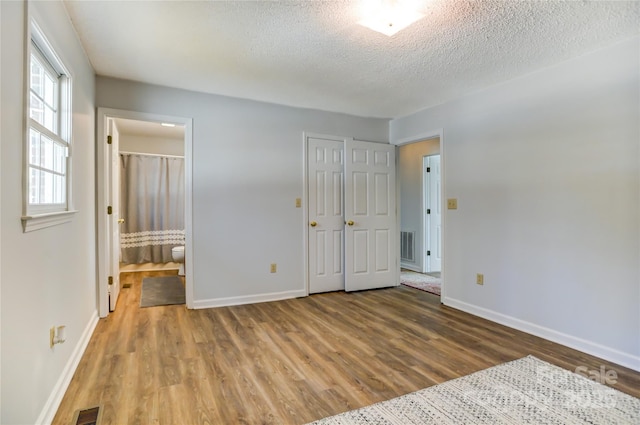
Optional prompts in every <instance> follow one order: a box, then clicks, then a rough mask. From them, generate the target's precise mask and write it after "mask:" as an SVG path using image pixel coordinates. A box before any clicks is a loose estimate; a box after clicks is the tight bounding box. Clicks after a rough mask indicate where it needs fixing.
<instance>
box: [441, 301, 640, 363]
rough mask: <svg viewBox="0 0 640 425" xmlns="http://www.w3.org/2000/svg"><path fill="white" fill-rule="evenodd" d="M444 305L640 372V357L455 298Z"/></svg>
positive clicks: (444, 302)
mask: <svg viewBox="0 0 640 425" xmlns="http://www.w3.org/2000/svg"><path fill="white" fill-rule="evenodd" d="M442 303H443V304H444V305H446V306H449V307H453V308H456V309H458V310H462V311H464V312H466V313H470V314H473V315H474V316H479V317H482V318H484V319H487V320H491V321H492V322H496V323H500V324H501V325H505V326H508V327H510V328H514V329H517V330H519V331H522V332H526V333H528V334H531V335H535V336H539V337H540V338H544V339H547V340H549V341H553V342H556V343H558V344H562V345H565V346H567V347H570V348H573V349H575V350H578V351H582V352H584V353H587V354H591V355H592V356H596V357H600V358H601V359H604V360H607V361H610V362H613V363H616V364H619V365H620V366H624V367H628V368H629V369H633V370H635V371H638V372H640V357H638V356H634V355H632V354H629V353H625V352H622V351H619V350H616V349H613V348H610V347H606V346H604V345H601V344H598V343H596V342H592V341H587V340H585V339H582V338H578V337H575V336H572V335H568V334H565V333H562V332H558V331H556V330H553V329H549V328H546V327H544V326H539V325H536V324H534V323H530V322H527V321H524V320H520V319H517V318H515V317H512V316H507V315H505V314H502V313H498V312H495V311H493V310H489V309H486V308H483V307H478V306H476V305H473V304H469V303H466V302H464V301H459V300H456V299H453V298H449V297H443V298H442Z"/></svg>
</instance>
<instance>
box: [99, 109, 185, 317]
mask: <svg viewBox="0 0 640 425" xmlns="http://www.w3.org/2000/svg"><path fill="white" fill-rule="evenodd" d="M98 134H99V138H98V140H99V142H102V143H101V144H99V145H98V149H97V155H96V156H97V159H98V204H99V205H98V210H99V211H100V212H102V211H105V213H106V214H102V213H100V214H99V217H98V218H99V220H98V222H99V228H98V241H99V243H98V245H99V250H98V251H99V261H98V263H99V264H98V269H99V294H100V303H99V306H100V308H99V310H100V316H101V317H105V316H106V315H108V313H109V312H110V311H113V310H115V308H116V305H117V300H118V296H119V294H120V290H121V289H122V288H123V287H124V288H127V286H128V285H129V283H128V282H125V281H123V282H121V281H120V273H121V272H124V273H140V272H147V273H148V272H161V273H170V274H171V273H172V274H175V273H179V274H180V276H181V277H182V278H183V281H184V282H185V299H186V303H187V306H188V307H189V306H190V304H191V302H192V300H193V296H192V293H193V285H192V281H191V279H190V276H191V274H192V273H191V270H192V267H191V264H190V263H191V262H190V261H185V260H184V258H187V259H189V258H190V255H189V252H191V237H190V236H191V230H190V229H191V202H192V200H191V178H190V176H191V166H192V165H191V164H192V158H191V146H192V136H191V134H192V132H191V119H185V118H179V117H168V116H159V115H154V114H146V113H137V112H130V111H119V110H111V109H103V108H99V110H98ZM178 270H179V271H178ZM125 280H126V279H125Z"/></svg>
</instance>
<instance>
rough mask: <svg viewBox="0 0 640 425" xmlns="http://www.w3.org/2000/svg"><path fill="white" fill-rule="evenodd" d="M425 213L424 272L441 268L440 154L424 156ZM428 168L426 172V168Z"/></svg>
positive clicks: (436, 270)
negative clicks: (426, 212)
mask: <svg viewBox="0 0 640 425" xmlns="http://www.w3.org/2000/svg"><path fill="white" fill-rule="evenodd" d="M424 168H425V189H426V191H427V193H426V194H425V200H426V201H427V202H426V204H427V205H426V208H427V211H428V212H429V213H428V214H427V215H426V226H425V228H426V230H427V231H426V232H425V244H424V246H425V250H424V256H425V260H424V264H425V269H426V270H424V271H426V272H438V271H441V270H442V194H441V191H440V187H441V185H440V155H430V156H426V157H424ZM427 169H428V170H429V171H428V172H426V170H427Z"/></svg>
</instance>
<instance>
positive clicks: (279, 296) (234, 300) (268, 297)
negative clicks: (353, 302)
mask: <svg viewBox="0 0 640 425" xmlns="http://www.w3.org/2000/svg"><path fill="white" fill-rule="evenodd" d="M306 296H307V292H306V291H305V290H304V289H297V290H295V291H284V292H272V293H269V294H259V295H247V296H243V297H228V298H212V299H209V300H194V301H193V308H194V309H202V308H214V307H228V306H232V305H242V304H255V303H264V302H269V301H280V300H286V299H290V298H299V297H306Z"/></svg>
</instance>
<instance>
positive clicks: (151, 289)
mask: <svg viewBox="0 0 640 425" xmlns="http://www.w3.org/2000/svg"><path fill="white" fill-rule="evenodd" d="M184 303H185V296H184V285H183V284H182V280H180V278H179V277H178V276H161V277H145V278H144V279H142V294H141V295H140V307H153V306H157V305H172V304H184Z"/></svg>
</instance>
